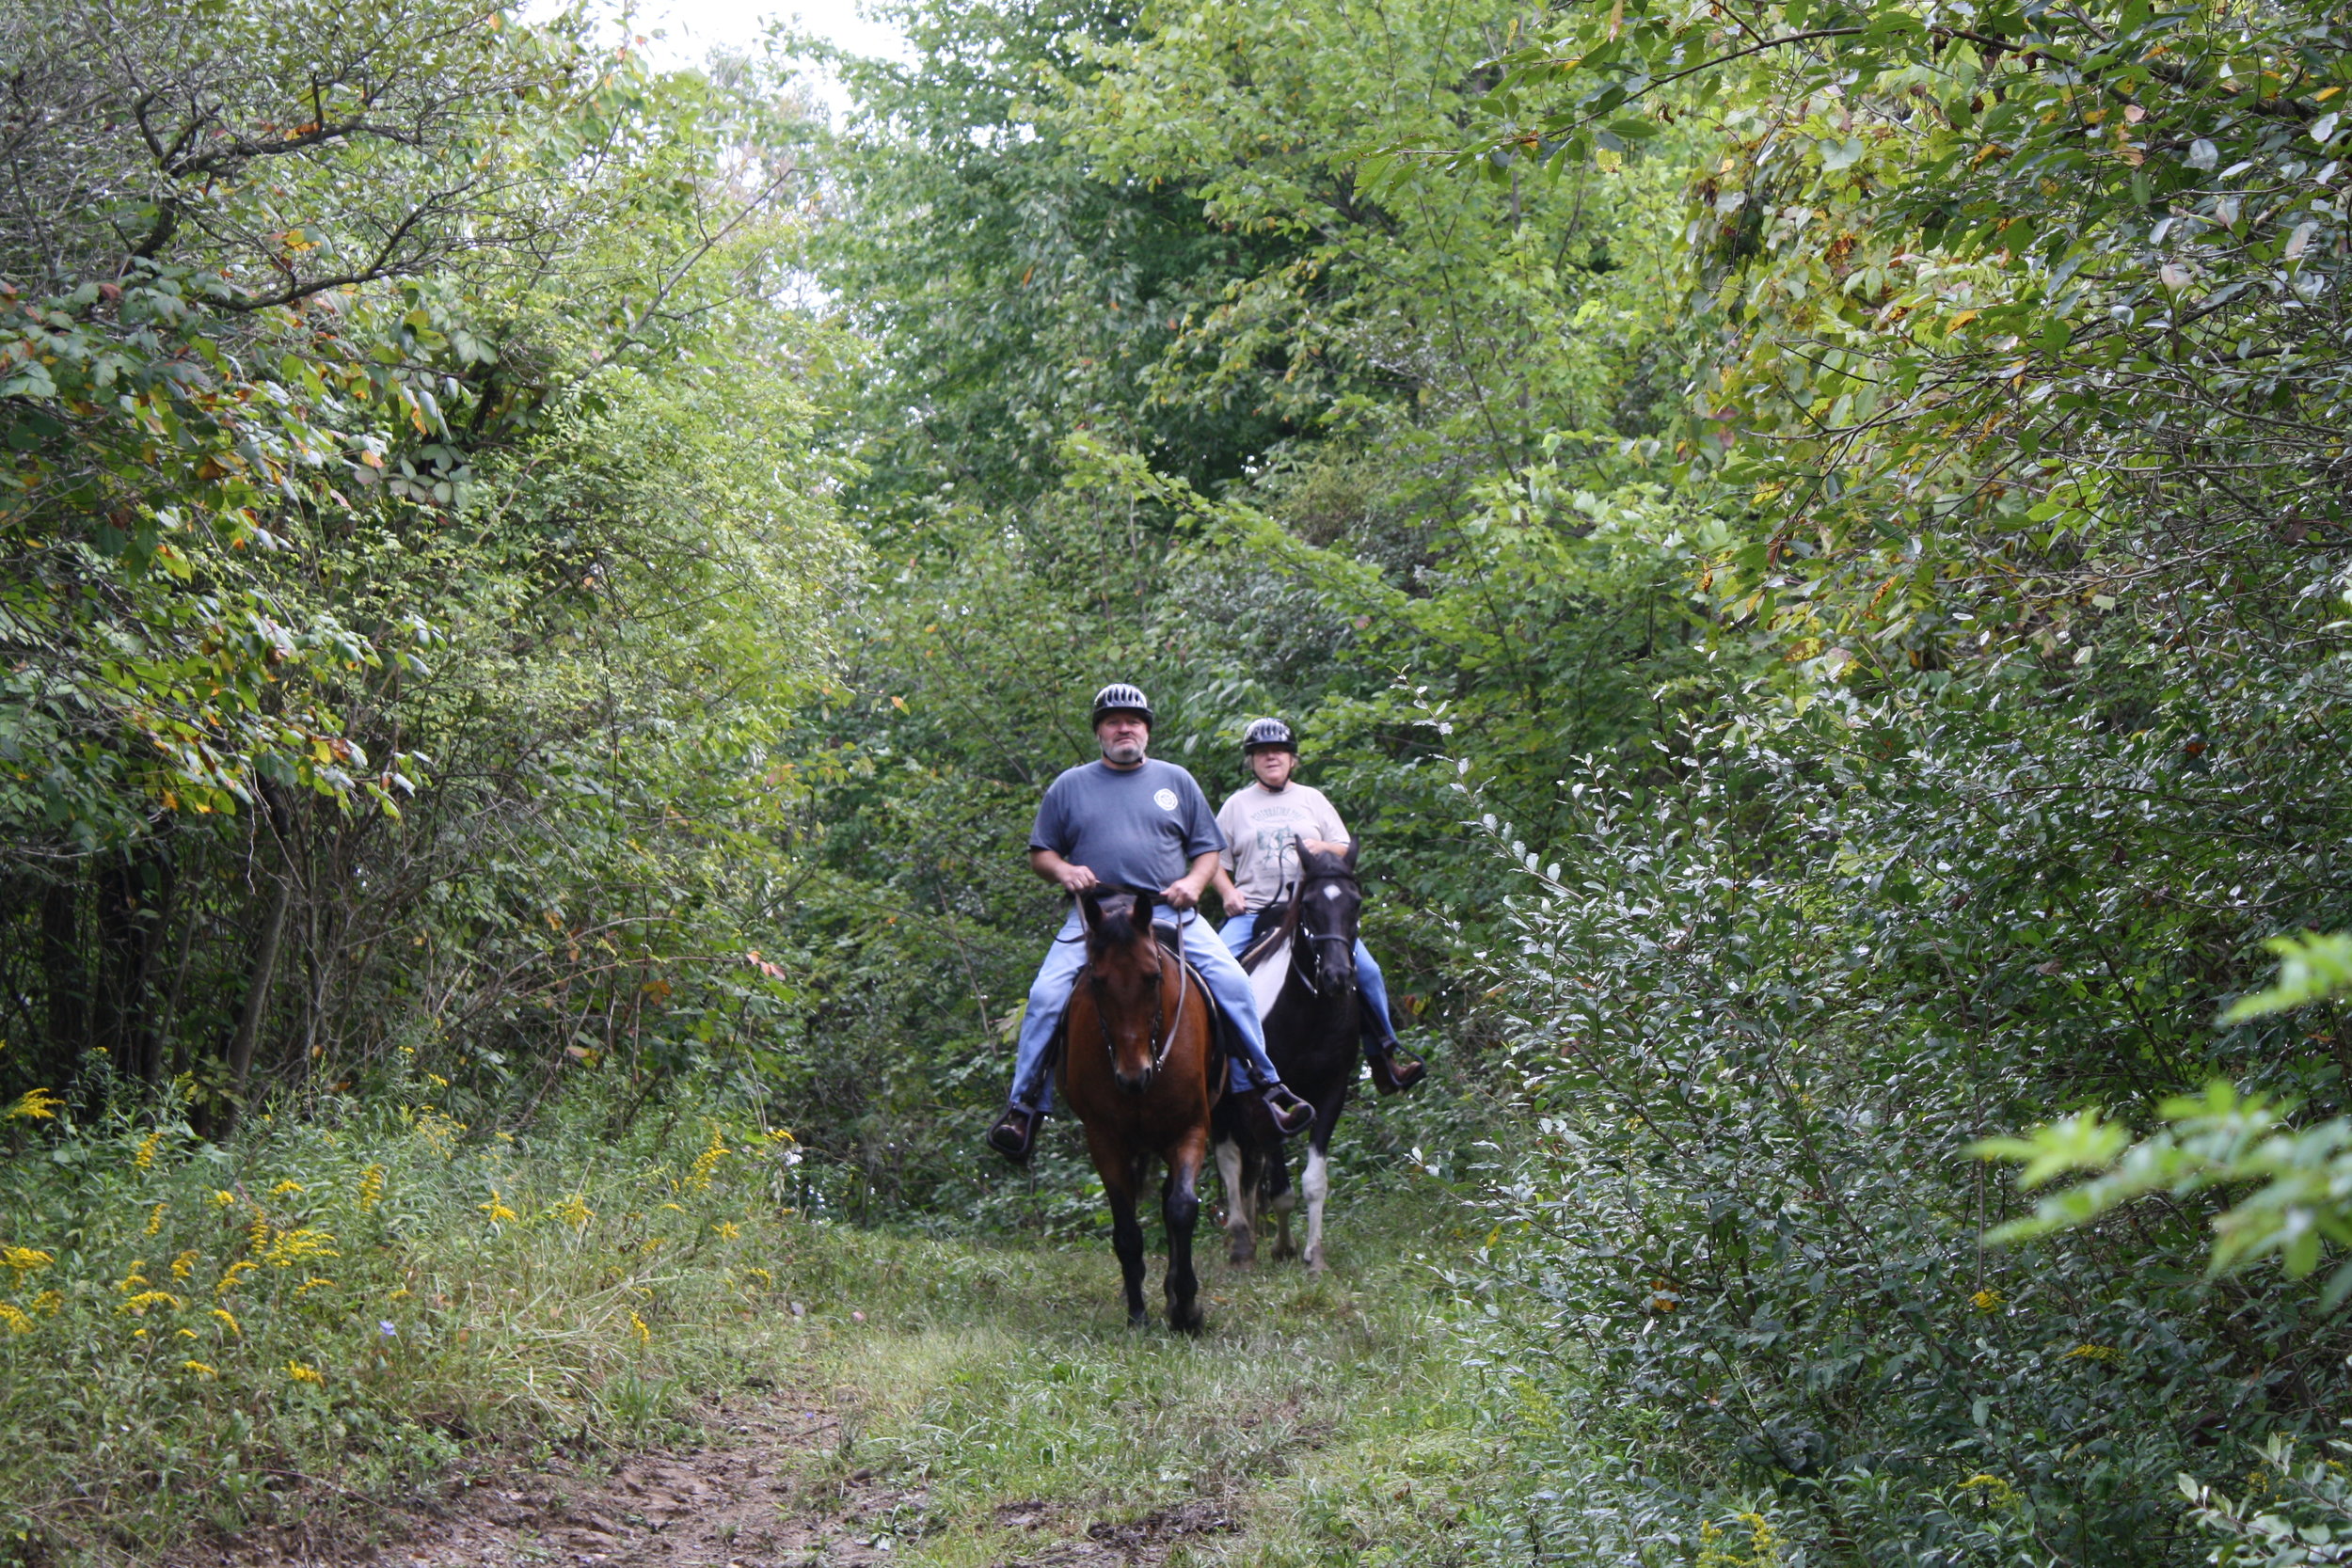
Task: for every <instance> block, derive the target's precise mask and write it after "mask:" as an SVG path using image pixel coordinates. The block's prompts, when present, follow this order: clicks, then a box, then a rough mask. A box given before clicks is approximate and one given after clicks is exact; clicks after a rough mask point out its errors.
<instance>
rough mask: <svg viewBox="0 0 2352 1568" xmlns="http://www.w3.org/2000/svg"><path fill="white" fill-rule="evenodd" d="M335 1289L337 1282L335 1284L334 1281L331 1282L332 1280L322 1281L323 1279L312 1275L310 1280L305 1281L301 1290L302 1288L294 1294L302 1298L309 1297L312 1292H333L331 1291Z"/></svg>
mask: <svg viewBox="0 0 2352 1568" xmlns="http://www.w3.org/2000/svg"><path fill="white" fill-rule="evenodd" d="M334 1288H335V1282H334V1281H333V1280H331V1279H321V1278H320V1277H319V1276H318V1275H311V1276H310V1278H308V1279H306V1280H304V1281H303V1282H302V1285H301V1288H300V1289H298V1290H297V1291H294V1294H295V1295H298V1296H302V1295H308V1294H310V1292H311V1291H317V1290H327V1291H331V1290H333V1289H334Z"/></svg>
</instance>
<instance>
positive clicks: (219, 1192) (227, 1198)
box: [213, 1187, 237, 1209]
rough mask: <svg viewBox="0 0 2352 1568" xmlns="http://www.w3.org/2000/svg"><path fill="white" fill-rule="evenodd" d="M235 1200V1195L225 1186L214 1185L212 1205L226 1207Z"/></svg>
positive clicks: (219, 1207)
mask: <svg viewBox="0 0 2352 1568" xmlns="http://www.w3.org/2000/svg"><path fill="white" fill-rule="evenodd" d="M236 1201H237V1195H236V1194H234V1193H232V1192H230V1191H229V1190H228V1189H227V1188H225V1187H215V1188H214V1189H213V1206H214V1207H215V1208H216V1209H226V1208H228V1207H229V1206H230V1204H232V1203H234V1202H236Z"/></svg>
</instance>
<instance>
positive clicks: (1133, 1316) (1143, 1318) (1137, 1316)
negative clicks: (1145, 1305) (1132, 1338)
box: [1127, 1312, 1152, 1328]
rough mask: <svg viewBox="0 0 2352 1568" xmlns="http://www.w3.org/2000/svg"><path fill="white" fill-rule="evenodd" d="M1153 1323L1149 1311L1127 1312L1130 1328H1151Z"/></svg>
mask: <svg viewBox="0 0 2352 1568" xmlns="http://www.w3.org/2000/svg"><path fill="white" fill-rule="evenodd" d="M1151 1325H1152V1318H1151V1315H1150V1314H1149V1313H1146V1312H1130V1313H1128V1314H1127V1326H1128V1327H1129V1328H1149V1327H1150V1326H1151Z"/></svg>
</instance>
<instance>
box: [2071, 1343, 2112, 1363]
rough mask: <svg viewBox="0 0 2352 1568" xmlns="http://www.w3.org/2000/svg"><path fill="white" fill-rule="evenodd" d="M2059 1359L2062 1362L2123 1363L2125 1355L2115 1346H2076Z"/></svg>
mask: <svg viewBox="0 0 2352 1568" xmlns="http://www.w3.org/2000/svg"><path fill="white" fill-rule="evenodd" d="M2058 1359H2059V1360H2061V1361H2121V1360H2122V1359H2123V1353H2122V1351H2120V1350H2117V1349H2116V1348H2115V1347H2114V1346H2113V1345H2076V1346H2075V1347H2074V1349H2073V1350H2070V1351H2068V1352H2067V1353H2066V1354H2064V1355H2061V1356H2059V1357H2058Z"/></svg>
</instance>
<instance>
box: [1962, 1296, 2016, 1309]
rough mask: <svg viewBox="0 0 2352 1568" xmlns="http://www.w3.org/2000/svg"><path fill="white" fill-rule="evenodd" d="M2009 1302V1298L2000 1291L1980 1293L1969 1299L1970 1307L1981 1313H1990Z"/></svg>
mask: <svg viewBox="0 0 2352 1568" xmlns="http://www.w3.org/2000/svg"><path fill="white" fill-rule="evenodd" d="M2008 1300H2009V1297H2007V1296H2005V1295H2003V1294H2001V1292H2000V1291H1978V1292H1977V1293H1976V1294H1975V1295H1973V1296H1970V1297H1969V1298H1968V1305H1969V1306H1971V1307H1975V1308H1976V1309H1977V1310H1978V1311H1979V1312H1990V1311H1992V1310H1993V1309H1994V1307H1999V1306H2000V1305H2001V1304H2002V1303H2004V1302H2006V1301H2008Z"/></svg>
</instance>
